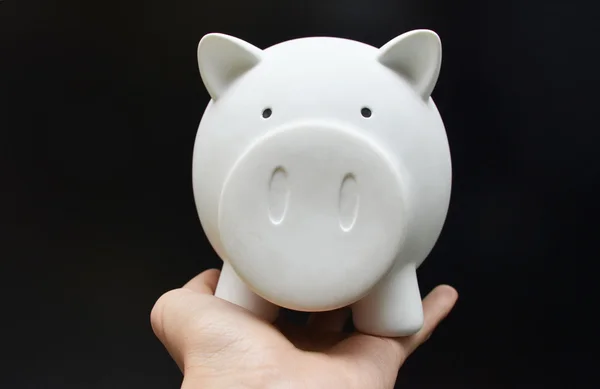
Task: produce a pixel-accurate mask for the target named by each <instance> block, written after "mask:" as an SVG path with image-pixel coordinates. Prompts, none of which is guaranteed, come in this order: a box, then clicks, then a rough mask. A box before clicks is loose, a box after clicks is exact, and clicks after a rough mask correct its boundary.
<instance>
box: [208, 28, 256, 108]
mask: <svg viewBox="0 0 600 389" xmlns="http://www.w3.org/2000/svg"><path fill="white" fill-rule="evenodd" d="M261 55H262V50H261V49H259V48H257V47H255V46H253V45H251V44H250V43H247V42H245V41H243V40H241V39H238V38H235V37H232V36H229V35H225V34H208V35H205V36H204V37H203V38H202V39H201V40H200V43H199V44H198V67H199V69H200V75H201V77H202V81H203V82H204V86H206V89H207V90H208V93H209V94H210V96H211V97H212V98H213V100H217V99H219V97H221V96H222V95H223V93H225V92H226V91H227V89H228V88H229V87H230V86H231V85H232V84H233V83H234V82H235V81H236V80H237V79H238V78H240V77H241V76H242V75H244V74H245V73H246V72H247V71H249V70H250V69H252V68H253V67H254V66H256V65H257V64H258V63H259V62H260V60H261Z"/></svg>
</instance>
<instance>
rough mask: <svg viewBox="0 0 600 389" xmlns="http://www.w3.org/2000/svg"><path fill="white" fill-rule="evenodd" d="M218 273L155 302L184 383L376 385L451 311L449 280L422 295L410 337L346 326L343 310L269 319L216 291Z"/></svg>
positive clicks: (158, 325) (156, 322)
mask: <svg viewBox="0 0 600 389" xmlns="http://www.w3.org/2000/svg"><path fill="white" fill-rule="evenodd" d="M218 276H219V273H218V271H215V270H209V271H207V272H204V273H202V274H200V275H199V276H197V277H196V278H194V279H193V280H191V281H190V282H188V283H187V284H186V285H185V286H184V287H183V288H181V289H176V290H173V291H170V292H168V293H166V294H165V295H163V296H162V297H161V298H160V299H159V300H158V301H157V303H156V305H155V307H154V309H153V310H152V314H151V319H152V320H151V321H152V326H153V328H154V331H155V333H156V335H157V337H158V338H159V339H160V340H161V341H162V343H163V344H164V345H165V347H166V348H167V350H168V351H169V353H170V354H171V356H172V357H173V359H174V360H175V361H176V363H177V365H178V366H179V367H180V369H181V370H182V372H183V373H184V382H183V386H182V388H185V389H195V388H200V387H211V388H220V387H227V388H234V387H247V388H254V387H260V388H272V387H285V388H290V389H291V388H332V389H335V388H349V389H351V388H356V389H361V388H381V389H389V388H392V387H393V386H394V382H395V380H396V375H397V373H398V369H399V367H400V366H401V365H402V363H403V362H404V360H405V359H406V358H407V357H408V356H409V355H410V354H411V353H412V352H413V351H414V350H415V349H416V348H417V347H418V346H419V345H420V344H422V343H423V342H424V341H425V340H426V339H427V338H428V337H429V335H430V334H431V332H432V331H433V329H434V328H435V326H437V324H438V323H439V322H440V321H441V320H442V319H443V318H444V317H445V316H446V315H447V314H448V313H449V311H450V310H451V309H452V307H453V306H454V303H455V301H456V298H457V294H456V291H454V289H452V288H451V287H448V286H441V287H438V288H436V289H435V290H434V291H433V292H432V293H430V295H429V296H428V297H427V298H426V299H425V300H424V303H423V304H424V312H425V325H424V327H423V329H422V330H421V331H420V332H419V333H417V334H415V335H413V336H411V337H407V338H403V339H399V340H398V339H385V338H379V337H373V336H368V335H362V334H358V333H353V334H348V333H344V332H343V331H342V330H343V326H344V323H345V322H346V319H347V318H348V315H349V311H348V310H339V311H333V312H327V313H320V314H314V315H312V316H311V318H310V319H309V323H308V324H307V325H306V326H297V325H292V324H291V323H288V322H285V321H283V320H278V321H277V322H276V323H275V324H274V325H272V324H269V323H266V322H264V321H262V320H260V319H259V318H257V317H255V316H254V315H252V314H251V313H249V312H248V311H246V310H244V309H242V308H240V307H237V306H235V305H233V304H230V303H228V302H226V301H223V300H220V299H218V298H216V297H214V296H213V294H214V289H215V286H216V283H217V280H218Z"/></svg>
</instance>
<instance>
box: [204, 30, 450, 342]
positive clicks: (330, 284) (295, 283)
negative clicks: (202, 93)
mask: <svg viewBox="0 0 600 389" xmlns="http://www.w3.org/2000/svg"><path fill="white" fill-rule="evenodd" d="M198 63H199V70H200V75H201V78H202V80H203V83H204V85H205V87H206V89H207V91H208V93H209V94H210V96H211V100H210V102H209V104H208V106H207V108H206V110H205V112H204V114H203V116H202V119H201V122H200V125H199V128H198V132H197V135H196V140H195V145H194V153H193V169H192V170H193V174H192V175H193V191H194V198H195V203H196V207H197V211H198V215H199V219H200V223H201V225H202V228H203V230H204V232H205V234H206V235H207V238H208V240H209V241H210V244H211V245H212V247H213V248H214V250H215V251H216V253H217V254H218V255H219V257H220V258H221V259H222V260H223V269H222V271H221V276H220V279H219V282H218V286H217V289H216V293H215V294H216V296H217V297H219V298H221V299H224V300H227V301H229V302H231V303H234V304H237V305H239V306H241V307H243V308H245V309H247V310H249V311H251V312H253V313H254V314H256V315H258V316H259V317H262V318H264V319H265V320H269V321H270V320H274V319H275V318H276V317H277V315H278V310H279V308H281V307H283V308H288V309H292V310H297V311H304V312H321V311H328V310H334V309H338V308H341V307H351V310H352V317H353V321H354V325H355V327H356V329H357V330H359V331H361V332H363V333H367V334H371V335H377V336H386V337H397V336H406V335H410V334H413V333H415V332H416V331H418V330H419V329H420V328H421V327H422V324H423V311H422V304H421V295H420V291H419V285H418V282H417V273H416V270H417V268H418V267H419V266H420V264H421V263H422V262H423V261H424V259H425V258H426V257H427V256H428V255H429V253H430V251H431V250H432V248H433V246H434V245H435V243H436V241H437V239H438V237H439V234H440V232H441V230H442V227H443V224H444V221H445V218H446V214H447V210H448V206H449V199H450V191H451V175H452V169H451V159H450V150H449V145H448V140H447V136H446V131H445V128H444V124H443V122H442V119H441V117H440V114H439V112H438V110H437V108H436V106H435V104H434V102H433V100H432V99H431V92H432V90H433V88H434V86H435V84H436V82H437V79H438V75H439V71H440V66H441V43H440V39H439V37H438V36H437V34H435V33H434V32H432V31H429V30H414V31H410V32H408V33H405V34H403V35H400V36H398V37H396V38H395V39H393V40H391V41H390V42H389V43H387V44H385V45H384V46H382V47H381V48H376V47H373V46H370V45H367V44H363V43H360V42H356V41H352V40H347V39H339V38H332V37H309V38H301V39H294V40H290V41H287V42H284V43H280V44H277V45H274V46H272V47H269V48H267V49H264V50H262V49H260V48H257V47H256V46H253V45H252V44H250V43H247V42H245V41H243V40H241V39H238V38H235V37H232V36H228V35H224V34H217V33H215V34H208V35H206V36H204V37H203V38H202V39H201V41H200V43H199V45H198Z"/></svg>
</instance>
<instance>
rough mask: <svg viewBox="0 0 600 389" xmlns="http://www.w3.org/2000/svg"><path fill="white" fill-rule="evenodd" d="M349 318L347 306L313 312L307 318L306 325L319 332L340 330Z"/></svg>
mask: <svg viewBox="0 0 600 389" xmlns="http://www.w3.org/2000/svg"><path fill="white" fill-rule="evenodd" d="M349 318H350V309H349V308H341V309H336V310H334V311H329V312H319V313H313V314H312V315H311V316H310V317H309V318H308V323H307V327H309V328H310V329H311V330H315V331H320V332H341V331H342V330H343V329H344V325H345V324H346V322H347V321H348V319H349Z"/></svg>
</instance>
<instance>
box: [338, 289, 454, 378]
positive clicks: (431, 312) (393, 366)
mask: <svg viewBox="0 0 600 389" xmlns="http://www.w3.org/2000/svg"><path fill="white" fill-rule="evenodd" d="M457 299H458V293H457V292H456V290H455V289H454V288H452V287H450V286H446V285H442V286H438V287H437V288H435V289H434V290H433V291H431V292H430V293H429V295H427V297H426V298H425V299H424V300H423V315H424V323H423V327H422V328H421V330H420V331H419V332H417V333H416V334H414V335H411V336H408V337H405V338H398V339H392V338H381V337H377V336H369V335H363V334H355V335H353V336H351V337H349V338H347V339H346V340H344V341H342V342H340V343H339V344H338V345H337V346H336V347H335V348H334V349H333V350H332V353H333V354H335V355H336V356H337V357H340V358H341V359H342V360H343V361H346V362H349V363H350V364H352V365H353V366H354V369H352V371H355V372H356V374H358V375H359V377H357V378H358V381H359V382H364V383H365V385H367V384H369V382H368V381H370V382H371V384H369V385H368V386H371V387H372V386H373V384H372V382H378V383H379V384H380V385H378V387H379V386H380V387H386V388H387V387H393V386H394V382H395V380H396V377H397V375H398V369H399V368H400V366H401V365H402V364H403V363H404V361H405V360H406V358H408V356H409V355H410V354H411V353H412V352H413V351H414V350H415V349H416V348H417V347H419V346H420V345H421V344H422V343H423V342H425V341H426V340H427V339H428V338H429V336H431V334H432V332H433V331H434V330H435V328H436V327H437V326H438V325H439V324H440V322H441V321H442V320H443V319H444V318H445V317H446V316H447V315H448V314H449V313H450V311H451V310H452V308H453V307H454V305H455V303H456V300H457ZM357 366H358V369H356V367H357Z"/></svg>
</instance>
